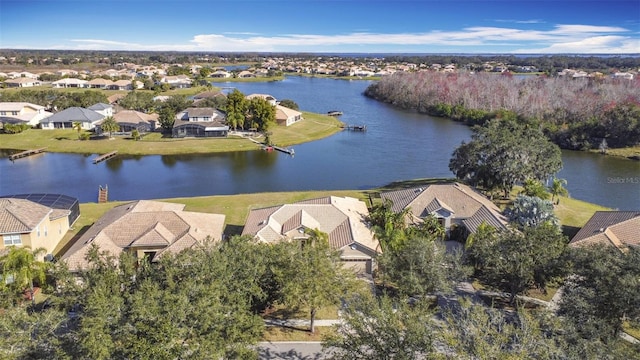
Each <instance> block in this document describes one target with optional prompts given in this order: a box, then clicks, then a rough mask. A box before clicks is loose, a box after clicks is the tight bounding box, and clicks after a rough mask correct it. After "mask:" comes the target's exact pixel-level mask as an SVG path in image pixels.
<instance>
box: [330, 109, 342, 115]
mask: <svg viewBox="0 0 640 360" xmlns="http://www.w3.org/2000/svg"><path fill="white" fill-rule="evenodd" d="M327 115H329V116H340V115H342V111H338V110H331V111H327Z"/></svg>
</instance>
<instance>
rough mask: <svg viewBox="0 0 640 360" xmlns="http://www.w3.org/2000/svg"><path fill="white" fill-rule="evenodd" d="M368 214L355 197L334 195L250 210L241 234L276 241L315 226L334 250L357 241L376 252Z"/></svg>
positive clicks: (376, 243)
mask: <svg viewBox="0 0 640 360" xmlns="http://www.w3.org/2000/svg"><path fill="white" fill-rule="evenodd" d="M368 214H369V212H368V209H367V206H366V204H365V203H364V202H362V201H360V200H358V199H354V198H348V197H345V198H342V197H335V196H330V197H325V198H319V199H311V200H305V201H301V202H297V203H293V204H284V205H279V206H272V207H268V208H262V209H254V210H251V211H250V212H249V216H248V217H247V221H246V224H245V227H244V229H243V231H242V234H243V235H253V236H256V237H257V238H258V239H260V240H261V241H264V242H276V241H280V240H283V239H287V238H293V237H296V235H297V230H298V229H300V228H307V229H318V230H320V231H322V232H324V233H327V234H328V235H329V244H330V245H331V247H333V248H334V249H340V248H342V247H344V246H347V245H349V244H353V243H359V244H360V245H362V246H363V247H365V248H368V249H370V250H371V251H373V252H376V251H379V243H378V241H377V240H376V239H375V238H374V235H373V232H372V231H371V229H370V228H369V227H368V226H367V224H366V217H367V216H368Z"/></svg>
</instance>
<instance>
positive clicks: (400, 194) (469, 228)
mask: <svg viewBox="0 0 640 360" xmlns="http://www.w3.org/2000/svg"><path fill="white" fill-rule="evenodd" d="M380 197H381V198H382V199H383V200H389V201H391V204H392V207H391V209H392V210H393V211H395V212H401V211H403V210H404V209H409V217H410V218H409V219H407V221H409V222H412V223H419V222H422V221H423V219H424V218H425V217H427V216H435V217H436V218H437V219H438V221H439V222H440V223H441V224H442V225H443V226H444V228H445V230H446V231H447V234H448V235H449V234H451V231H452V230H453V229H455V228H459V227H462V229H463V230H464V235H465V237H466V236H467V235H468V234H471V233H474V232H475V231H476V230H477V229H478V227H479V226H480V225H481V224H483V223H486V224H488V225H491V226H493V227H495V228H497V229H506V227H507V219H506V217H505V216H504V215H503V214H502V213H501V211H500V209H499V208H498V207H497V206H496V205H495V204H494V203H492V202H491V201H490V200H489V199H487V198H486V197H485V196H484V195H482V194H480V193H479V192H477V191H476V190H474V189H473V188H471V187H469V186H467V185H464V184H461V183H457V182H455V183H447V184H432V185H426V186H424V187H417V188H411V189H402V190H395V191H386V192H382V193H381V194H380Z"/></svg>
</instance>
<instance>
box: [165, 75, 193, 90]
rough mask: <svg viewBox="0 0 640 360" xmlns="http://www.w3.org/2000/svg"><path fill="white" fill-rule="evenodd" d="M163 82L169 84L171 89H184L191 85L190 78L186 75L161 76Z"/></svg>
mask: <svg viewBox="0 0 640 360" xmlns="http://www.w3.org/2000/svg"><path fill="white" fill-rule="evenodd" d="M160 82H161V83H163V84H169V86H171V88H172V89H184V88H190V87H191V79H190V78H189V77H188V76H187V75H173V76H163V77H162V78H161V79H160Z"/></svg>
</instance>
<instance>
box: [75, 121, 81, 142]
mask: <svg viewBox="0 0 640 360" xmlns="http://www.w3.org/2000/svg"><path fill="white" fill-rule="evenodd" d="M73 128H74V129H75V130H76V131H78V139H79V138H80V131H82V122H80V121H74V122H73Z"/></svg>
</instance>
